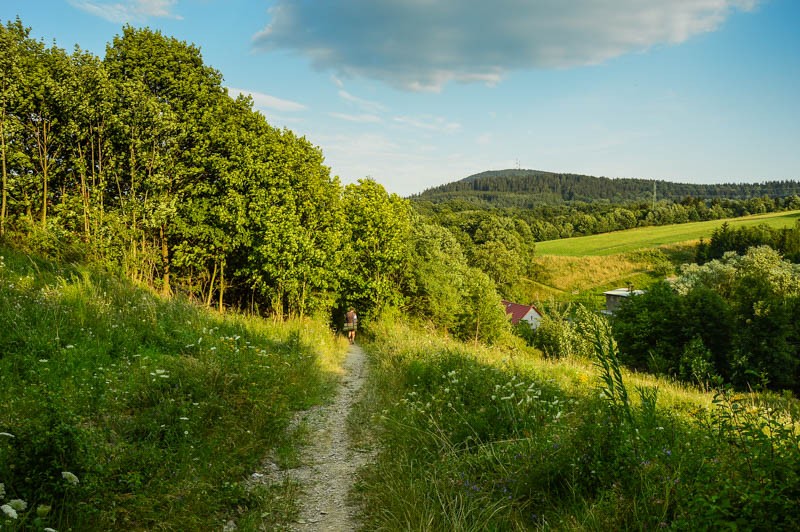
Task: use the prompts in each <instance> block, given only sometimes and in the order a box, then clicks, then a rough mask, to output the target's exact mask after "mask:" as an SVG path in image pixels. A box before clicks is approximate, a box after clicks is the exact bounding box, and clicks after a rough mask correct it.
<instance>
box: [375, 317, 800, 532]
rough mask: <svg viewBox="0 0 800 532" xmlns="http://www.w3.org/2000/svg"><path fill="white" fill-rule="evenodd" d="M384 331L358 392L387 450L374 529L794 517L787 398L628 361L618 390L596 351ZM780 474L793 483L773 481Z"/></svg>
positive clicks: (607, 525) (799, 459)
mask: <svg viewBox="0 0 800 532" xmlns="http://www.w3.org/2000/svg"><path fill="white" fill-rule="evenodd" d="M375 332H376V333H377V334H376V336H375V342H374V343H372V344H370V346H369V349H370V354H371V357H372V360H373V370H372V376H371V379H370V382H369V383H368V390H370V392H369V394H368V397H369V404H367V405H365V406H364V408H365V409H366V410H368V409H371V411H372V416H373V420H374V422H375V423H376V424H377V425H378V427H379V434H380V436H381V438H380V440H381V448H382V452H381V453H380V455H379V457H378V459H377V462H376V463H375V464H374V465H373V466H370V467H368V468H367V469H366V470H365V471H364V472H363V474H362V481H361V490H360V494H361V496H362V499H363V500H364V501H365V504H366V517H365V519H366V527H367V528H368V529H370V530H396V529H405V530H486V529H491V530H526V529H540V528H546V529H550V528H553V529H580V530H583V529H589V530H612V529H614V530H617V529H653V528H662V527H667V528H669V527H674V528H678V529H708V528H719V527H725V526H729V525H730V524H731V523H738V526H740V527H743V528H748V527H751V526H753V525H754V524H758V525H759V526H761V525H762V524H766V523H769V525H770V526H773V527H774V526H778V527H779V528H780V527H781V526H783V527H785V526H788V525H790V524H797V523H798V520H800V515H799V514H798V511H797V507H796V501H794V499H793V498H792V497H793V495H792V494H793V493H794V491H793V490H794V489H795V488H796V487H797V486H798V479H797V477H796V475H794V474H793V473H791V471H794V469H793V468H795V467H796V466H797V464H798V463H800V449H798V448H797V436H796V434H797V433H796V429H797V427H796V425H795V422H794V419H796V413H797V404H796V402H794V401H793V400H787V399H786V398H778V397H774V396H771V397H770V396H767V397H764V396H758V395H736V396H734V395H730V394H727V393H720V394H716V395H715V394H713V393H705V392H702V391H700V390H698V389H696V388H694V387H691V386H686V385H682V384H678V383H674V382H671V381H668V380H665V379H657V378H655V377H651V376H647V375H640V374H633V373H630V372H627V371H624V370H621V372H620V375H621V379H622V381H619V380H618V381H616V382H617V384H618V385H619V386H624V388H625V390H626V392H627V393H626V394H623V395H620V391H621V390H622V389H621V388H617V387H614V388H613V389H612V391H610V392H609V391H606V392H603V389H604V388H605V389H607V390H608V388H607V385H604V384H603V383H604V382H609V381H607V380H605V379H607V378H608V375H607V374H606V373H604V371H606V370H602V371H601V370H600V368H601V366H599V365H598V360H600V359H599V358H598V359H597V360H584V359H580V358H568V359H558V360H548V359H543V358H542V357H541V356H540V355H538V354H537V353H536V352H534V351H530V350H527V349H525V348H522V347H520V346H519V345H517V344H515V343H514V342H509V343H508V344H507V345H505V346H503V347H499V348H498V347H495V348H487V347H478V348H475V347H474V346H472V345H470V346H466V345H463V344H459V343H457V342H454V341H452V340H449V339H447V338H442V337H437V336H432V335H430V334H426V333H423V332H422V331H419V330H413V329H409V328H407V327H405V326H403V325H401V324H397V323H393V324H391V325H387V324H384V325H383V326H381V327H376V331H375ZM598 356H600V355H598ZM603 356H608V355H603ZM611 367H612V368H614V367H616V368H618V366H615V365H614V364H613V363H612V364H611ZM623 381H624V384H622V382H623ZM609 393H611V394H613V397H612V396H611V395H608V394H609ZM620 398H623V399H624V401H622V402H620ZM612 399H613V401H612ZM743 412H747V413H748V414H747V416H750V417H747V416H744V415H742V414H741V413H743ZM778 412H780V414H778ZM362 415H363V414H362ZM792 416H795V417H792ZM773 424H774V425H773ZM759 426H764V427H766V426H769V427H772V428H770V429H769V431H770V432H769V434H770V435H765V434H764V433H760V432H759V431H758V430H757V427H759ZM759 434H760V435H759ZM732 441H733V442H735V445H733V446H732V445H731V442H732ZM748 442H750V443H748ZM739 445H744V447H739ZM750 445H752V446H753V447H752V449H751V448H750ZM765 452H771V453H774V454H773V455H772V456H773V457H774V458H775V460H774V461H765V460H764V459H762V457H763V456H764V454H763V453H765ZM787 475H788V476H787ZM793 475H794V476H793ZM778 477H780V478H784V479H786V480H787V481H788V482H789V484H786V485H781V486H780V487H776V489H772V488H770V487H768V486H769V485H770V484H769V482H771V481H770V480H769V479H771V478H778ZM754 499H758V500H760V501H762V502H763V506H759V505H756V504H753V503H751V501H752V500H754ZM717 500H720V501H722V506H719V505H717V504H716V502H715V501H717ZM768 508H769V509H768Z"/></svg>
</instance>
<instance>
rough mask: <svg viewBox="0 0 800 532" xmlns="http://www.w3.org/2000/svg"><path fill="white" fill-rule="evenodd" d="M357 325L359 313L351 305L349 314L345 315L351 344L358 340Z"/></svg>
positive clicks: (345, 327) (345, 325)
mask: <svg viewBox="0 0 800 532" xmlns="http://www.w3.org/2000/svg"><path fill="white" fill-rule="evenodd" d="M357 326H358V315H357V314H356V309H354V308H353V307H350V309H348V311H347V314H345V315H344V330H345V331H347V339H348V340H350V344H353V343H355V341H356V327H357Z"/></svg>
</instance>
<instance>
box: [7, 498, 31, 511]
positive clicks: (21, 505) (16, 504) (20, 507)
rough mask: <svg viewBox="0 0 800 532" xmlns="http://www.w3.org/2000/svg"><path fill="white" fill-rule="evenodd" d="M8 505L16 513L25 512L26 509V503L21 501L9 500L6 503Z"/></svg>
mask: <svg viewBox="0 0 800 532" xmlns="http://www.w3.org/2000/svg"><path fill="white" fill-rule="evenodd" d="M8 505H9V506H11V507H12V508H13V509H15V510H16V511H18V512H22V511H24V510H25V508H27V507H28V503H27V502H25V501H23V500H22V499H11V500H10V501H8Z"/></svg>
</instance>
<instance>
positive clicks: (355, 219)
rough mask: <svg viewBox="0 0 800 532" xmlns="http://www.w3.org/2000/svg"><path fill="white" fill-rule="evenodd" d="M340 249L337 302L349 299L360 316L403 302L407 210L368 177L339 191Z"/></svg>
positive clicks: (406, 246)
mask: <svg viewBox="0 0 800 532" xmlns="http://www.w3.org/2000/svg"><path fill="white" fill-rule="evenodd" d="M344 215H345V218H344V222H345V228H344V235H345V242H346V243H347V244H346V246H345V250H344V252H343V257H344V260H343V262H342V272H341V273H342V289H343V293H342V298H343V300H344V301H343V304H342V306H346V305H348V304H353V305H355V306H356V308H358V309H359V312H360V313H363V314H364V315H365V316H367V317H370V316H375V315H377V314H380V312H381V311H382V310H383V309H384V308H387V307H397V306H400V305H401V304H402V303H403V302H404V297H403V292H402V290H401V288H402V287H403V286H404V285H405V284H406V282H407V273H408V271H407V266H408V264H409V251H410V249H409V239H410V236H411V217H410V216H411V213H410V209H409V205H408V203H407V202H406V201H405V200H403V199H402V198H400V197H399V196H397V195H396V194H388V193H387V192H386V190H385V189H384V188H383V186H381V185H380V184H378V183H377V182H375V181H374V180H372V179H360V180H359V181H358V183H356V184H351V185H348V186H347V187H345V190H344Z"/></svg>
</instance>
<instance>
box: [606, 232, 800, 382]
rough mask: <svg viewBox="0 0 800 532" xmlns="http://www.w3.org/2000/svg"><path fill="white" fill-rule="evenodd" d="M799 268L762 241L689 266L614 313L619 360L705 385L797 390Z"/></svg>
mask: <svg viewBox="0 0 800 532" xmlns="http://www.w3.org/2000/svg"><path fill="white" fill-rule="evenodd" d="M798 316H800V266H798V265H796V264H792V263H790V262H788V261H786V260H783V258H782V257H781V255H780V253H778V252H777V251H775V250H773V249H771V248H769V247H767V246H761V247H751V248H749V249H748V250H747V251H746V252H744V253H743V254H741V255H737V254H735V253H729V254H726V255H724V256H723V258H722V259H719V260H718V259H714V260H711V261H709V262H707V263H706V264H703V265H698V264H689V265H684V266H683V267H682V268H681V274H680V276H679V277H678V279H677V280H675V281H674V282H672V283H669V282H666V281H664V282H661V283H659V284H656V285H653V286H651V287H650V288H649V289H648V290H647V291H646V292H645V293H644V294H643V295H639V296H635V297H631V298H629V300H628V301H626V302H625V304H624V305H623V306H622V307H621V309H620V310H619V311H618V312H617V313H616V315H615V316H614V319H613V322H612V323H613V330H614V337H615V338H616V339H617V342H618V343H619V350H620V359H621V360H622V361H623V362H624V363H626V364H628V365H630V366H632V367H634V368H636V369H639V370H644V371H647V372H650V373H655V374H665V375H671V376H674V377H678V378H680V379H683V380H687V381H691V382H696V383H700V384H704V385H712V384H713V385H716V384H717V382H718V381H722V382H726V383H732V384H734V385H735V386H737V387H738V388H739V389H748V388H756V387H759V386H763V385H766V386H767V387H769V388H774V389H779V390H782V389H787V390H792V391H794V392H798V391H800V384H798V383H800V320H798V319H797V318H798Z"/></svg>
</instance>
